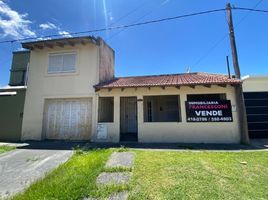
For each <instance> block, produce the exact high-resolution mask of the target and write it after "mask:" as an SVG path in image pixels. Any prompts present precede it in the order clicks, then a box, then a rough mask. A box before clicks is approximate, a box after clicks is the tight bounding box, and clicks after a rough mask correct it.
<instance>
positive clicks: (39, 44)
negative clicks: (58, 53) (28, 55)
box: [22, 36, 99, 50]
mask: <svg viewBox="0 0 268 200" xmlns="http://www.w3.org/2000/svg"><path fill="white" fill-rule="evenodd" d="M89 43H91V44H95V45H98V43H99V42H98V39H96V38H95V37H91V36H85V37H70V38H57V39H49V40H39V41H32V42H24V43H22V47H23V48H25V49H29V50H34V49H43V48H45V47H47V48H53V47H55V46H57V47H64V46H66V45H68V46H75V45H77V44H82V45H86V44H89Z"/></svg>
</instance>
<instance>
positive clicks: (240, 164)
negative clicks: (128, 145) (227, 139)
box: [129, 151, 268, 200]
mask: <svg viewBox="0 0 268 200" xmlns="http://www.w3.org/2000/svg"><path fill="white" fill-rule="evenodd" d="M244 162H246V163H244ZM130 188H131V196H130V198H129V199H137V200H138V199H139V200H140V199H228V200H229V199H243V200H246V199H255V200H256V199H268V152H267V151H266V152H236V153H235V152H193V151H192V152H191V151H189V152H154V151H138V152H136V163H135V169H134V177H133V181H132V183H131V187H130Z"/></svg>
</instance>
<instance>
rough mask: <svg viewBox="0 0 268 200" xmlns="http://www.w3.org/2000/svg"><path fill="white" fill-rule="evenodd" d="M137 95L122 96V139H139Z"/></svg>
mask: <svg viewBox="0 0 268 200" xmlns="http://www.w3.org/2000/svg"><path fill="white" fill-rule="evenodd" d="M137 140H138V123H137V97H121V98H120V141H137Z"/></svg>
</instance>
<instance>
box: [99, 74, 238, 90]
mask: <svg viewBox="0 0 268 200" xmlns="http://www.w3.org/2000/svg"><path fill="white" fill-rule="evenodd" d="M240 83H241V80H239V79H236V78H228V76H226V75H224V74H209V73H203V72H196V73H184V74H165V75H152V76H133V77H118V78H114V79H113V80H111V81H108V82H105V83H100V84H98V85H95V88H96V89H101V88H125V87H154V86H162V87H163V86H180V85H204V84H240Z"/></svg>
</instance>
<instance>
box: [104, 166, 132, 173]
mask: <svg viewBox="0 0 268 200" xmlns="http://www.w3.org/2000/svg"><path fill="white" fill-rule="evenodd" d="M103 172H132V168H131V167H109V168H107V167H105V168H104V169H103Z"/></svg>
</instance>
